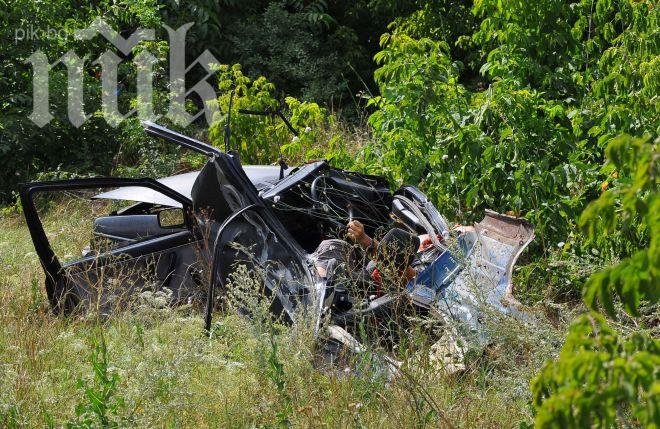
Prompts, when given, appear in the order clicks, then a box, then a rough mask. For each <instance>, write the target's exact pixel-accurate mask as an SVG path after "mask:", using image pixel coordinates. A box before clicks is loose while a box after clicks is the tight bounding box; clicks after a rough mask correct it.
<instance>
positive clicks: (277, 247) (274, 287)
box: [192, 153, 323, 330]
mask: <svg viewBox="0 0 660 429" xmlns="http://www.w3.org/2000/svg"><path fill="white" fill-rule="evenodd" d="M192 202H193V210H194V213H195V215H196V217H197V218H198V221H199V222H200V224H201V225H204V226H205V227H206V228H207V230H208V232H207V233H204V235H205V236H207V237H208V242H209V243H210V245H209V250H210V251H211V252H209V253H211V254H212V268H211V276H210V284H209V291H208V295H207V313H206V328H207V330H208V329H210V324H211V316H212V311H213V308H214V306H215V295H216V293H215V292H216V291H217V290H220V289H221V288H224V287H226V286H227V281H228V280H235V281H236V282H240V281H241V280H247V279H239V278H236V277H235V276H236V274H233V273H237V272H238V268H239V267H241V266H243V271H242V272H243V273H249V274H250V275H251V276H255V277H256V278H257V283H258V284H260V285H261V287H262V290H261V291H258V292H261V293H263V294H264V296H267V297H269V298H270V299H271V304H270V307H271V312H272V313H273V314H274V315H275V316H277V317H280V318H281V320H283V321H285V322H292V321H293V319H294V317H295V313H296V311H297V310H300V309H304V310H305V311H307V310H311V311H317V310H319V309H320V303H321V302H322V298H323V297H322V295H323V289H322V288H321V287H320V286H319V285H316V286H315V285H314V281H313V276H312V271H311V269H310V266H309V262H308V260H307V255H306V253H305V252H304V251H303V249H302V248H301V247H300V246H299V245H298V243H297V242H296V241H295V240H294V238H293V237H292V236H291V234H289V232H288V231H286V229H285V228H284V227H283V226H282V224H281V223H280V221H279V220H278V218H277V217H276V216H275V214H274V213H273V212H272V211H271V208H270V207H268V206H267V205H266V203H265V202H264V200H262V199H261V198H260V197H259V195H258V193H257V190H256V188H255V187H254V185H253V184H252V183H251V182H250V180H249V179H248V177H247V175H246V174H245V172H244V171H243V168H242V167H241V164H240V162H239V161H238V157H237V155H234V154H224V153H222V154H218V155H216V156H213V157H212V158H211V159H210V160H209V161H208V162H207V164H206V166H205V167H204V168H203V169H202V171H201V172H200V173H199V176H198V177H197V180H196V181H195V184H194V185H193V189H192ZM232 276H234V277H232ZM315 319H316V320H317V318H315Z"/></svg>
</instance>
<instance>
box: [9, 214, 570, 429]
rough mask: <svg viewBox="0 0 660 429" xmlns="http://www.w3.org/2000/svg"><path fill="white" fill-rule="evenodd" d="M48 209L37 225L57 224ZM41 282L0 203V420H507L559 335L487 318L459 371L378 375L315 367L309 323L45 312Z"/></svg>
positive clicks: (413, 362) (313, 423) (432, 423)
mask: <svg viewBox="0 0 660 429" xmlns="http://www.w3.org/2000/svg"><path fill="white" fill-rule="evenodd" d="M50 213H52V215H48V216H47V217H46V221H45V222H46V229H47V230H53V231H59V230H62V231H63V230H64V226H65V224H66V225H68V224H70V219H66V218H65V217H63V216H61V215H58V213H61V212H58V210H56V209H55V210H51V212H50ZM80 228H81V230H80V231H78V233H79V234H83V233H85V231H82V229H83V228H88V225H85V224H82V223H81V224H80ZM66 232H67V233H69V232H70V231H66ZM235 281H240V279H236V280H235ZM42 285H43V273H42V271H41V268H40V266H39V262H38V259H37V257H36V254H35V253H34V249H33V247H32V242H31V240H30V237H29V234H28V231H27V228H26V225H25V223H24V222H23V220H22V218H21V217H20V216H18V215H15V214H5V215H4V216H3V218H2V219H1V220H0V427H44V426H54V427H60V426H69V427H89V426H92V427H100V426H117V427H130V426H136V427H163V426H166V427H171V426H177V427H257V426H259V427H262V426H263V427H276V426H282V425H285V426H286V425H291V426H295V427H319V426H321V427H323V426H325V427H362V426H365V427H426V426H427V427H498V428H499V427H517V426H518V425H519V423H521V422H526V423H529V422H531V420H532V417H533V416H532V415H531V408H530V405H529V404H530V393H529V387H528V384H529V379H530V378H531V377H532V375H533V374H534V373H535V372H536V371H537V370H538V368H539V367H540V365H541V363H542V362H543V361H544V360H545V359H547V358H549V357H551V356H552V355H553V354H554V353H555V351H556V348H557V346H558V345H559V338H561V336H562V335H561V330H562V328H561V326H560V327H559V328H553V327H551V326H550V325H548V324H546V323H542V322H539V323H538V324H537V326H534V327H529V326H524V325H521V324H517V323H514V322H512V321H511V320H508V319H501V320H497V321H494V322H493V323H492V324H489V328H488V329H489V330H490V331H492V332H491V338H493V343H492V344H491V345H490V346H488V347H487V348H486V349H485V350H484V351H480V352H475V353H472V354H468V356H467V358H466V359H467V360H466V366H467V368H466V370H465V371H463V372H461V373H458V374H454V375H451V376H450V375H446V374H445V373H444V372H443V371H441V370H439V368H438V367H437V366H434V365H432V364H431V363H430V362H429V361H428V359H420V358H418V359H415V358H410V359H408V360H407V361H406V362H404V364H403V366H402V374H401V375H399V376H397V377H395V378H393V379H391V380H388V379H387V377H380V376H378V374H377V373H376V372H375V371H371V372H370V370H369V369H368V368H367V369H365V370H363V371H361V372H356V371H344V370H343V368H341V367H339V368H336V370H334V371H321V370H319V369H318V368H317V366H315V364H314V362H315V359H314V357H315V354H316V351H317V350H316V348H317V343H316V341H314V338H313V335H312V334H311V333H310V332H306V331H302V330H300V329H295V328H285V327H281V326H278V325H275V324H272V322H270V321H267V320H266V319H264V320H261V321H255V322H249V321H247V320H246V319H244V318H243V317H241V316H239V315H238V314H237V313H236V312H235V311H232V310H231V306H228V310H227V312H226V313H224V314H220V315H217V316H216V319H215V323H214V325H213V335H212V336H211V338H209V337H207V336H205V335H204V332H203V330H202V319H201V316H200V315H199V314H197V313H196V312H194V311H193V310H192V309H190V308H188V307H184V308H181V309H176V308H175V309H171V308H157V307H149V306H142V307H140V308H138V309H137V310H136V311H133V312H130V313H129V312H124V313H119V314H116V315H115V316H113V317H111V318H109V319H107V320H105V321H100V320H98V319H96V318H85V317H71V318H64V317H55V316H53V315H52V314H51V313H50V311H49V308H48V305H47V301H46V299H45V294H44V291H43V286H42ZM541 320H542V319H541ZM404 344H405V345H404V346H403V347H405V348H406V349H405V350H398V351H397V356H409V357H415V356H417V357H419V356H421V355H423V353H425V351H426V350H428V344H425V343H424V338H423V336H419V338H417V336H412V337H411V338H409V339H408V341H405V342H404ZM365 368H366V367H365Z"/></svg>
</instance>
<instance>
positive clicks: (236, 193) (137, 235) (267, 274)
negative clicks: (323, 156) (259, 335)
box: [20, 122, 534, 349]
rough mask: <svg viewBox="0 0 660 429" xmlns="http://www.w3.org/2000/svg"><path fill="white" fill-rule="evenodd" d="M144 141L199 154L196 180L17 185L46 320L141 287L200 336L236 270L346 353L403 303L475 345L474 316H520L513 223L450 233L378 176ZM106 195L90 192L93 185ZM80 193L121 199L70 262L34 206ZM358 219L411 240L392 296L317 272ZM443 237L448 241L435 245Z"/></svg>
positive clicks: (516, 225)
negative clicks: (413, 248)
mask: <svg viewBox="0 0 660 429" xmlns="http://www.w3.org/2000/svg"><path fill="white" fill-rule="evenodd" d="M144 127H145V129H146V131H147V132H148V133H149V134H150V135H153V136H157V137H161V138H164V139H166V140H168V141H170V142H173V143H176V144H179V145H181V146H183V147H186V148H188V149H191V150H194V151H197V152H199V153H202V154H205V155H207V156H208V161H207V163H206V165H205V166H204V167H203V168H202V170H201V171H199V172H190V173H185V174H180V175H176V176H171V177H166V178H162V179H158V180H154V179H150V178H144V179H128V178H90V179H75V180H65V181H52V182H35V183H28V184H25V185H22V186H21V189H20V198H21V203H22V206H23V210H24V214H25V218H26V221H27V225H28V228H29V231H30V234H31V237H32V240H33V242H34V246H35V250H36V253H37V255H38V257H39V259H40V261H41V264H42V266H43V269H44V271H45V273H46V279H45V290H46V293H47V296H48V300H49V302H50V305H51V307H52V308H53V310H54V312H56V313H58V314H59V313H64V314H70V313H72V312H76V311H85V310H91V309H95V310H97V311H100V312H101V313H111V312H112V310H113V308H115V307H116V306H118V305H121V303H122V302H129V301H130V299H131V298H134V297H135V296H138V295H140V294H141V293H144V292H145V291H150V292H155V291H159V290H165V289H166V290H167V291H168V294H167V297H168V298H167V300H168V304H169V305H178V304H184V303H191V302H198V303H201V305H200V307H202V308H204V309H205V316H206V320H205V323H206V328H207V330H208V329H210V328H211V320H212V315H213V311H214V309H216V308H217V305H218V304H217V301H218V296H219V295H220V292H221V291H223V290H226V288H227V287H228V285H227V281H228V279H229V278H230V277H231V275H232V273H233V272H234V271H235V270H236V267H237V266H240V265H243V266H246V267H248V269H249V270H250V271H252V272H258V273H259V276H260V279H261V282H262V284H263V288H262V292H263V294H264V295H266V296H269V297H270V298H271V302H272V304H271V308H270V310H271V311H272V313H273V315H274V316H276V317H277V318H279V319H280V320H282V321H285V322H289V323H292V322H293V321H294V320H296V317H295V316H296V313H297V312H299V311H301V310H302V311H305V312H307V313H308V314H312V315H313V318H314V320H315V323H316V328H317V329H318V328H319V327H320V326H321V325H322V321H323V323H325V324H326V327H327V326H330V328H328V329H326V331H325V332H326V334H328V333H329V334H328V335H329V337H330V338H331V339H334V340H336V341H338V342H340V343H343V344H349V343H350V344H349V345H350V348H352V349H355V348H356V347H357V348H359V347H358V346H355V344H354V343H353V341H354V339H351V340H346V338H348V337H350V336H351V334H352V333H353V332H354V329H355V326H356V325H357V323H358V321H359V320H362V319H363V318H365V317H371V318H376V319H382V318H387V317H390V315H391V311H392V308H393V304H394V303H395V302H400V301H401V300H405V301H406V305H407V306H409V307H410V308H413V309H414V311H415V312H416V313H418V314H424V315H428V316H430V317H435V318H437V319H438V320H441V321H443V322H444V323H446V324H447V325H452V326H454V325H455V326H458V327H459V328H457V329H458V331H460V332H461V333H458V334H457V335H464V334H463V333H466V332H471V333H473V334H476V335H477V336H479V335H481V327H480V324H481V323H482V320H483V313H484V311H491V310H493V311H496V312H498V313H502V314H506V315H511V316H514V317H518V318H522V319H524V318H525V317H526V315H525V313H524V312H522V311H521V310H520V309H519V305H518V303H517V302H516V300H515V299H514V298H513V286H512V272H513V267H514V264H515V262H516V260H517V258H518V257H519V255H520V254H521V253H522V251H523V250H524V249H525V248H526V247H527V245H528V244H529V243H530V242H531V240H532V239H533V236H534V229H533V227H532V225H531V224H530V223H529V222H528V221H526V220H524V219H521V218H517V217H513V216H507V215H502V214H498V213H495V212H490V211H487V212H486V216H485V217H484V219H483V220H482V221H481V222H478V223H476V224H475V225H473V226H468V227H459V228H452V227H450V226H449V224H448V222H447V221H446V220H445V219H444V218H443V216H442V215H441V214H440V212H439V211H438V210H437V209H436V208H435V207H434V206H433V204H432V203H431V202H430V201H429V200H428V199H427V197H426V196H425V195H424V194H423V193H422V192H421V191H420V190H419V189H417V188H415V187H413V186H403V187H401V188H400V189H398V190H397V191H395V192H391V190H390V185H389V183H388V182H387V180H386V179H384V178H383V177H379V176H373V175H367V174H361V173H356V172H350V171H344V170H341V169H338V168H334V167H332V166H331V165H330V164H329V163H328V162H326V161H315V162H309V163H307V164H304V165H302V166H299V167H297V168H289V167H287V166H286V165H284V163H281V165H279V166H242V165H241V163H240V161H239V158H238V155H237V154H236V153H233V152H222V151H220V150H218V149H217V148H215V147H212V146H210V145H207V144H205V143H202V142H200V141H197V140H194V139H192V138H190V137H187V136H184V135H182V134H179V133H176V132H173V131H170V130H168V129H167V128H164V127H161V126H159V125H156V124H153V123H148V122H147V123H144ZM101 188H103V189H109V190H105V191H103V192H98V193H97V192H96V191H95V190H98V189H101ZM81 190H83V191H86V192H87V194H88V196H89V200H90V201H110V200H113V201H124V202H127V204H128V205H124V206H123V207H121V208H120V209H117V210H113V211H111V212H108V213H105V214H104V215H102V216H98V217H97V218H95V219H94V221H93V224H92V225H91V229H92V231H91V237H92V239H91V243H90V244H89V246H88V248H85V249H80V251H81V252H82V256H81V257H80V258H76V259H74V260H69V261H63V260H61V258H60V255H56V253H55V251H54V250H53V247H52V246H51V243H50V242H49V239H48V236H47V234H46V232H45V231H44V227H43V224H42V220H41V219H40V217H39V212H38V209H37V204H36V203H35V196H37V195H39V194H42V193H53V192H55V193H56V192H70V191H81ZM351 220H359V221H360V222H361V223H362V224H363V225H364V229H365V231H366V232H367V233H368V234H369V235H370V236H372V237H374V236H379V235H382V234H383V233H384V232H385V231H388V230H389V229H391V228H393V227H397V228H401V229H403V230H405V231H409V232H410V233H412V234H420V235H422V234H424V235H425V236H427V237H429V240H430V244H429V245H428V246H427V248H426V249H424V250H423V251H420V252H419V254H418V255H417V259H416V260H417V266H416V268H415V269H416V272H417V275H416V276H415V277H414V278H413V279H411V280H410V281H408V282H407V284H405V285H404V287H403V288H401V290H399V291H385V292H384V293H375V294H371V293H366V294H364V296H359V297H357V296H355V293H353V291H352V290H351V288H350V287H348V286H347V285H346V284H344V283H343V282H342V280H341V279H339V278H338V277H337V276H333V273H328V274H327V275H325V276H320V275H319V272H318V271H317V270H316V269H315V266H314V263H315V261H314V252H315V249H316V248H317V246H319V244H320V243H321V242H322V241H323V240H325V239H327V238H330V237H342V235H343V234H345V229H346V224H347V222H349V221H351ZM452 240H454V242H455V243H456V245H454V246H450V245H449V244H448V243H449V242H450V241H452ZM347 335H348V337H347Z"/></svg>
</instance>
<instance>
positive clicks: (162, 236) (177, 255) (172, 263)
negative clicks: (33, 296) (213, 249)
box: [20, 178, 203, 314]
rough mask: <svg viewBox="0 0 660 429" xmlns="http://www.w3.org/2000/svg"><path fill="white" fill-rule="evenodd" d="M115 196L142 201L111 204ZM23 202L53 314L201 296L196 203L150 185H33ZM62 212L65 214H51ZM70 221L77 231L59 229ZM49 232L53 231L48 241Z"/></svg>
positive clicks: (114, 181) (109, 181)
mask: <svg viewBox="0 0 660 429" xmlns="http://www.w3.org/2000/svg"><path fill="white" fill-rule="evenodd" d="M106 190H111V191H110V192H109V193H106V194H104V193H102V191H106ZM117 191H121V192H119V193H117ZM100 192H101V193H100ZM113 193H117V194H118V195H120V194H121V195H134V194H137V195H140V199H141V200H138V202H134V201H131V202H127V201H117V200H113V199H112V198H110V197H109V195H113ZM104 195H106V196H104ZM20 197H21V203H22V205H23V210H24V214H25V218H26V221H27V225H28V228H29V231H30V235H31V236H32V241H33V242H34V246H35V250H36V252H37V255H38V256H39V259H40V261H41V265H42V267H43V269H44V271H45V273H46V281H45V289H46V293H47V296H48V300H49V302H50V304H51V306H52V308H53V310H54V311H55V312H56V313H60V312H64V313H70V312H71V311H73V310H75V309H77V308H80V309H82V310H90V309H96V310H98V311H99V312H100V313H102V314H105V313H108V312H111V311H112V310H113V309H114V308H116V307H124V306H126V305H130V304H131V303H134V302H135V300H136V299H139V298H140V294H141V293H143V292H146V291H149V292H152V293H156V292H158V291H160V292H163V291H166V292H167V293H164V294H163V299H164V300H165V301H166V302H164V303H163V304H171V303H176V302H186V301H189V300H190V299H191V298H194V297H195V296H196V295H197V294H199V292H200V288H199V286H198V283H199V279H198V278H197V277H199V269H200V267H197V266H196V264H197V261H198V258H197V254H196V252H197V250H196V248H197V247H198V243H197V239H196V238H195V236H194V235H193V234H192V228H191V201H190V200H189V199H188V198H185V197H183V196H182V195H180V194H178V193H177V192H175V191H173V190H172V189H170V188H168V187H167V186H164V185H163V184H161V183H159V182H157V181H155V180H152V179H120V178H95V179H77V180H66V181H53V182H37V183H28V184H25V185H22V187H21V190H20ZM126 199H130V198H124V200H126ZM65 201H66V202H65ZM145 201H146V202H145ZM149 201H151V202H149ZM53 202H56V204H52V203H53ZM62 207H65V208H66V212H62V213H52V212H49V210H51V211H55V210H57V209H58V208H62ZM86 211H91V212H92V213H91V214H89V213H87V212H86ZM83 212H85V215H83V214H82V213H83ZM68 218H70V219H68ZM67 220H70V222H69V224H70V225H72V228H65V227H63V226H62V223H63V222H66V221H67ZM45 226H48V227H52V228H51V229H54V231H52V230H51V231H49V234H47V228H46V229H45ZM62 243H63V244H62ZM83 246H84V247H83ZM67 254H68V257H67ZM75 254H78V255H81V256H78V257H74V256H71V255H75ZM202 292H203V291H202Z"/></svg>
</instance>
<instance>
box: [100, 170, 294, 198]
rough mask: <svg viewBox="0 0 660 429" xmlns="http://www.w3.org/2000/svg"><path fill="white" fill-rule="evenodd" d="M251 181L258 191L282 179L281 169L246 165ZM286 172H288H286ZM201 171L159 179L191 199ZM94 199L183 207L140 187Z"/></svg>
mask: <svg viewBox="0 0 660 429" xmlns="http://www.w3.org/2000/svg"><path fill="white" fill-rule="evenodd" d="M243 169H244V170H245V174H247V176H248V178H249V179H250V181H251V182H252V183H253V184H254V186H255V187H256V188H257V189H260V188H264V187H265V186H267V185H269V184H272V183H274V182H275V181H277V180H278V179H279V177H280V167H279V166H277V165H246V166H244V167H243ZM285 171H286V170H285ZM198 175H199V171H192V172H190V173H183V174H177V175H174V176H169V177H163V178H161V179H158V181H159V182H160V183H162V184H163V185H165V186H167V187H168V188H170V189H172V190H173V191H175V192H177V193H178V194H181V195H182V196H184V197H186V198H188V199H190V198H191V192H192V187H193V184H194V183H195V180H197V176H198ZM93 198H94V199H107V200H125V201H135V202H142V203H150V204H158V205H163V206H170V207H181V204H179V203H178V202H176V201H174V200H173V199H171V198H169V197H166V196H165V195H163V194H161V193H159V192H156V191H154V190H152V189H148V188H143V187H139V186H127V187H124V188H119V189H115V190H112V191H108V192H103V193H101V194H98V195H95V196H94V197H93Z"/></svg>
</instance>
